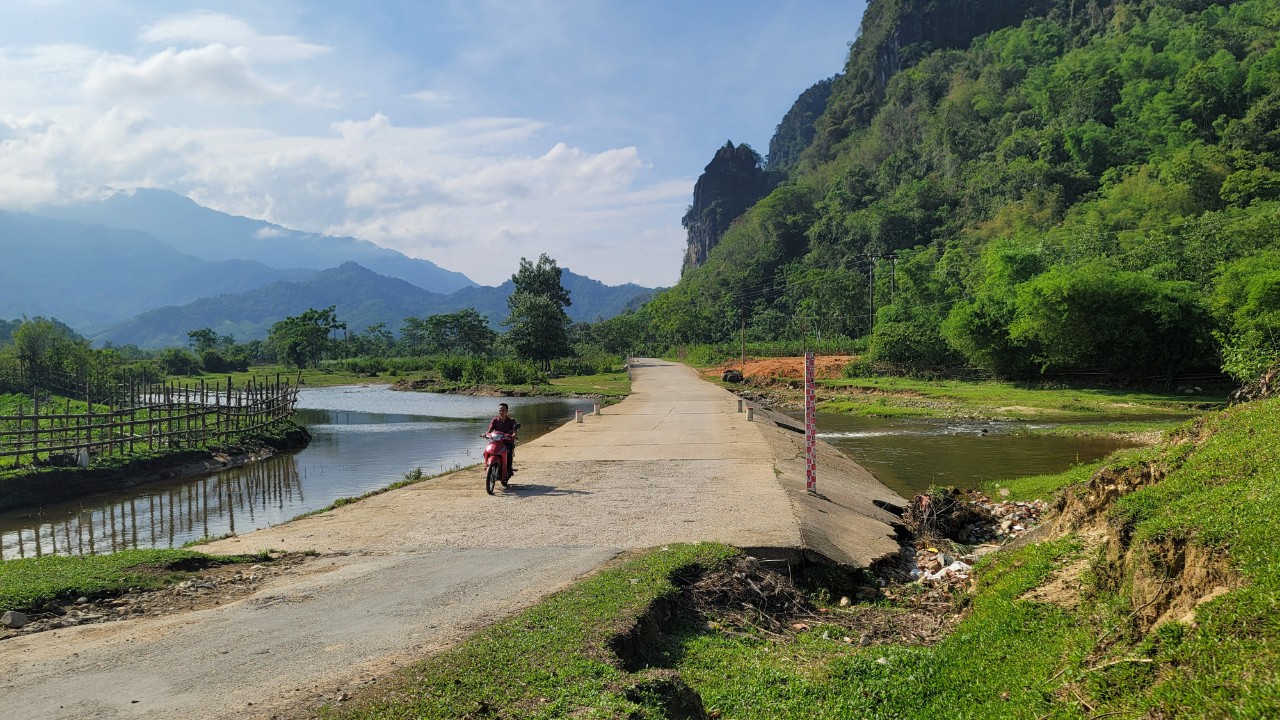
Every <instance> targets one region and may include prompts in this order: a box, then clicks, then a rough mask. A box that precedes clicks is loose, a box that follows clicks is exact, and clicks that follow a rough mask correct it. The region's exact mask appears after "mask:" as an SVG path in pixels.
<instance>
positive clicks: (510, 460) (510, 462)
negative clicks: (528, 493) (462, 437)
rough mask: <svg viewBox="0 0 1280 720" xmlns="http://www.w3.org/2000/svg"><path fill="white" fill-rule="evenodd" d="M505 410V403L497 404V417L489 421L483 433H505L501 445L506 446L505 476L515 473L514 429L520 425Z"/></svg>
mask: <svg viewBox="0 0 1280 720" xmlns="http://www.w3.org/2000/svg"><path fill="white" fill-rule="evenodd" d="M507 410H508V408H507V404H506V403H499V404H498V417H496V418H494V419H492V420H490V421H489V429H488V430H485V433H486V434H487V433H491V432H493V431H494V430H497V431H498V432H501V433H506V435H507V437H506V439H505V440H503V444H505V445H506V446H507V474H508V475H510V474H511V473H514V472H515V471H516V469H515V467H514V466H515V460H516V438H515V433H516V428H518V427H520V423H518V422H516V419H515V418H513V417H511V416H510V415H508V414H507Z"/></svg>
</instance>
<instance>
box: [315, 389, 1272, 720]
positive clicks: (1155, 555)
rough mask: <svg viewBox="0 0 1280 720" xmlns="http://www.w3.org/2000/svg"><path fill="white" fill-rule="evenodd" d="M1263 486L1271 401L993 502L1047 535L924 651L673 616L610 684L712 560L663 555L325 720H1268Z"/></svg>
mask: <svg viewBox="0 0 1280 720" xmlns="http://www.w3.org/2000/svg"><path fill="white" fill-rule="evenodd" d="M1278 483H1280V399H1275V400H1270V401H1261V402H1256V403H1251V404H1248V405H1243V406H1238V407H1234V408H1231V409H1229V410H1226V411H1223V412H1220V413H1213V414H1211V415H1209V416H1207V417H1206V418H1204V419H1203V420H1202V421H1200V422H1199V423H1198V425H1197V426H1196V427H1194V428H1188V429H1187V430H1185V431H1182V432H1180V433H1178V434H1177V436H1176V437H1175V438H1174V439H1173V440H1171V441H1169V442H1168V443H1166V444H1164V445H1161V446H1157V447H1152V448H1143V449H1137V450H1129V451H1124V452H1122V453H1118V454H1117V455H1115V456H1112V457H1111V458H1109V459H1107V460H1106V461H1104V462H1103V463H1099V464H1097V465H1096V466H1091V467H1079V468H1075V469H1073V470H1072V471H1070V472H1069V473H1065V474H1063V475H1058V476H1045V477H1040V478H1028V479H1025V480H1019V481H1014V482H1002V483H1001V487H1003V488H1005V489H1008V490H1010V491H1011V497H1013V498H1020V497H1021V498H1029V497H1049V496H1053V497H1055V498H1056V502H1057V503H1058V505H1059V506H1060V508H1061V509H1062V511H1063V513H1064V515H1063V516H1062V517H1063V518H1064V519H1063V520H1061V521H1060V522H1062V523H1063V525H1061V529H1060V531H1058V532H1055V533H1052V534H1050V533H1045V534H1043V535H1042V536H1041V541H1040V542H1034V543H1028V544H1025V545H1022V546H1020V547H1016V548H1015V547H1009V548H1006V549H1004V550H1002V551H1001V552H998V553H995V554H993V555H989V556H987V557H985V558H983V559H982V560H981V561H980V562H979V564H978V565H977V568H976V572H975V578H976V579H975V585H974V587H973V590H972V591H971V593H970V594H969V595H968V596H967V597H966V598H965V600H964V601H963V602H962V603H961V606H962V607H964V608H965V609H964V611H963V619H962V620H961V621H960V622H959V624H958V626H957V627H956V630H955V631H954V632H953V633H952V634H951V635H949V636H947V637H946V638H945V639H943V640H942V641H941V642H939V643H937V644H935V645H911V644H906V645H903V644H897V645H876V644H871V645H869V646H865V647H864V646H861V645H860V644H859V643H858V642H857V641H853V642H849V641H848V640H847V638H846V637H844V635H843V633H844V631H843V630H842V627H843V626H842V625H841V623H840V618H841V616H842V614H844V613H855V612H859V611H861V610H863V609H865V608H866V607H867V606H861V607H860V606H859V605H857V604H855V606H854V607H851V608H840V607H838V606H836V607H827V608H824V609H825V615H824V616H823V617H821V618H818V619H815V620H809V621H807V622H806V623H804V624H803V625H793V626H789V627H791V629H792V631H791V632H777V631H776V630H766V629H763V628H755V629H752V628H750V627H748V628H745V629H743V628H738V629H735V630H733V631H726V630H725V629H723V628H722V627H720V626H718V625H716V624H714V623H708V622H706V619H705V618H700V617H692V616H684V617H683V618H681V617H677V618H674V619H669V620H668V621H667V622H666V623H665V625H664V626H663V628H662V629H663V631H664V632H662V633H658V632H656V631H654V632H650V633H649V641H650V643H651V648H650V652H649V653H648V654H647V655H646V656H645V659H647V660H648V662H650V663H651V664H652V665H653V666H654V667H652V668H650V669H648V670H638V671H628V670H626V669H624V666H625V664H624V663H623V661H622V660H621V659H620V658H619V657H618V656H617V655H616V654H614V653H613V652H611V651H610V650H609V647H616V646H617V644H616V643H614V644H613V645H612V646H611V645H610V643H609V638H610V637H612V636H614V635H616V634H617V633H619V632H623V631H625V629H626V628H628V627H631V625H632V624H634V620H635V618H637V617H639V616H640V615H641V613H642V612H643V608H644V606H645V605H646V604H648V603H651V602H652V601H653V600H654V599H655V598H660V597H669V596H670V595H671V594H672V593H674V592H675V591H676V583H674V582H673V578H676V577H679V576H681V575H682V574H684V575H687V574H688V573H689V570H688V568H689V566H691V565H694V566H697V565H701V566H703V567H706V566H709V565H712V564H714V563H716V562H719V561H721V560H723V558H724V557H725V554H726V553H727V550H725V549H723V548H714V547H711V546H700V547H679V548H677V547H672V548H670V549H669V550H666V551H657V552H652V553H650V554H647V555H645V556H642V557H640V558H637V559H635V560H633V561H631V562H630V563H628V564H627V565H624V566H622V567H619V568H615V569H614V570H611V571H609V572H607V573H604V574H602V575H600V576H598V577H596V578H593V579H590V580H588V581H586V582H584V583H582V584H580V585H578V586H576V587H575V588H573V589H571V590H569V591H566V592H564V593H561V594H559V595H557V596H555V597H553V598H552V599H550V600H549V601H547V602H544V603H542V604H540V605H538V606H537V607H535V608H533V609H532V610H530V611H528V612H526V613H524V614H522V615H520V616H519V617H517V618H515V619H513V620H511V621H508V622H505V623H502V624H500V625H498V626H496V627H494V628H491V629H490V630H488V631H485V632H483V633H481V634H480V635H479V636H477V637H475V638H473V639H472V640H470V641H468V642H466V643H464V644H463V645H461V646H459V647H457V648H455V649H454V650H452V651H450V652H448V653H446V654H444V655H441V656H438V657H436V658H432V659H430V660H427V661H425V662H424V663H423V664H422V665H420V666H418V667H417V668H415V669H414V670H413V671H412V672H411V673H409V674H407V675H405V676H404V677H402V678H401V684H400V686H399V687H398V689H397V690H395V691H394V692H392V693H390V694H389V695H386V696H380V697H377V698H373V699H372V701H371V703H372V704H365V705H361V706H360V707H358V708H355V709H352V710H348V711H343V712H341V713H334V716H335V717H342V718H348V717H354V718H383V717H465V716H469V715H470V716H480V715H489V716H493V717H622V716H626V717H636V718H644V717H654V718H656V717H666V716H669V715H670V712H669V710H670V707H669V703H670V699H671V698H672V697H674V696H679V695H680V693H681V692H682V688H685V687H688V688H692V690H694V691H696V692H697V694H698V695H699V696H700V698H701V702H702V704H703V705H704V706H705V708H706V709H707V710H708V712H709V713H710V716H712V717H721V718H849V717H860V718H886V719H888V718H901V719H906V718H918V717H929V718H1037V719H1040V718H1102V717H1115V718H1133V719H1135V720H1136V719H1137V718H1203V717H1223V718H1226V717H1232V718H1267V717H1276V716H1277V715H1280V613H1277V607H1276V599H1277V598H1280V564H1277V563H1276V562H1275V561H1274V556H1275V548H1276V547H1280V524H1278V523H1276V522H1275V518H1276V517H1280V493H1278V492H1277V487H1280V486H1278ZM992 489H993V490H995V489H998V488H996V487H993V488H992ZM1117 495H1118V499H1117ZM1067 519H1069V520H1070V522H1068V521H1067ZM1051 522H1052V521H1051ZM1049 527H1050V526H1046V529H1048V528H1049ZM677 570H679V572H677ZM910 587H911V586H908V587H907V588H905V589H904V590H903V591H902V592H910ZM816 599H817V600H819V601H821V600H823V599H826V596H825V595H824V594H822V593H819V594H818V596H817V597H816ZM879 604H880V605H881V606H883V608H884V610H885V611H886V612H890V613H892V612H893V611H894V608H893V605H892V604H891V603H886V601H880V603H879Z"/></svg>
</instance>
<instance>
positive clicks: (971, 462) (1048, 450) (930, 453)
mask: <svg viewBox="0 0 1280 720" xmlns="http://www.w3.org/2000/svg"><path fill="white" fill-rule="evenodd" d="M801 419H803V417H802V418H801ZM1129 419H1132V418H1129ZM817 421H818V437H819V438H820V439H822V440H825V441H826V442H828V443H830V444H832V445H834V446H836V447H837V448H839V449H840V451H841V452H843V453H844V454H845V455H848V456H849V457H851V458H853V459H854V460H856V461H857V462H858V463H859V464H860V465H862V466H863V467H865V468H866V469H868V470H870V471H871V472H872V473H873V474H874V475H875V476H876V477H877V478H879V479H880V482H882V483H884V484H885V485H886V486H888V487H889V489H891V490H893V491H894V492H896V493H898V494H899V495H901V496H903V497H905V498H907V499H910V498H911V497H912V496H913V495H915V494H916V493H921V492H924V491H926V490H927V489H928V488H929V486H930V485H951V486H954V487H963V488H972V487H976V486H977V485H978V484H979V483H982V482H984V481H987V480H1003V479H1008V478H1016V477H1024V476H1027V475H1045V474H1049V473H1059V472H1063V471H1065V470H1067V469H1069V468H1070V467H1071V466H1072V465H1074V464H1076V463H1089V462H1093V461H1095V460H1098V459H1100V458H1103V457H1106V456H1107V455H1109V454H1111V453H1112V452H1114V451H1116V450H1119V449H1121V448H1125V447H1132V446H1133V445H1134V443H1131V442H1128V441H1125V440H1120V439H1116V438H1105V437H1059V436H1053V435H1043V434H1040V435H1036V434H1025V433H1019V432H1017V431H1019V430H1026V429H1033V428H1037V427H1041V428H1047V427H1052V426H1051V425H1045V424H1038V425H1037V424H1032V423H1013V422H977V421H972V422H971V421H954V420H952V421H947V420H922V419H886V418H865V417H853V416H849V415H837V414H827V413H818V417H817ZM1101 421H1102V420H1100V422H1101ZM818 482H819V485H821V483H822V468H818Z"/></svg>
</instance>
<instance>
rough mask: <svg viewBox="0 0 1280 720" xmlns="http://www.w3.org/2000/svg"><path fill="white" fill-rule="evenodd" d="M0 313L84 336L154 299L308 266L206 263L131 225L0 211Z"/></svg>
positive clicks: (234, 288)
mask: <svg viewBox="0 0 1280 720" xmlns="http://www.w3.org/2000/svg"><path fill="white" fill-rule="evenodd" d="M0 242H2V243H3V252H4V258H3V260H4V261H3V262H2V263H0V317H5V318H12V317H20V316H23V315H26V316H28V317H35V316H37V315H43V316H46V317H57V318H59V319H60V320H62V321H63V322H65V323H67V324H69V325H71V326H72V327H75V328H76V329H77V330H79V331H81V332H83V333H85V334H92V333H94V332H96V331H100V330H101V329H102V328H104V327H106V326H107V325H109V324H111V323H115V322H119V321H121V320H123V319H125V318H128V317H130V316H132V315H135V314H137V313H139V312H142V311H144V310H147V309H149V308H153V307H155V306H156V305H160V304H181V303H187V302H190V301H192V300H194V299H196V298H199V297H201V296H204V295H216V294H222V293H236V292H242V291H245V290H248V289H251V288H254V287H258V286H260V285H264V284H267V283H270V282H275V281H280V280H293V279H298V278H301V277H303V276H305V275H307V274H310V273H309V272H308V271H298V270H276V269H273V268H269V267H267V266H266V265H263V264H261V263H257V262H252V261H245V260H226V261H221V262H208V261H204V260H200V259H198V258H195V257H192V256H190V255H187V254H185V253H182V252H179V251H177V250H175V249H174V248H172V247H170V246H169V245H166V244H165V243H163V242H161V241H159V240H157V239H155V238H154V237H151V236H149V235H146V234H145V233H142V232H138V231H136V230H114V229H110V228H103V227H93V226H88V225H83V224H80V223H74V222H67V221H62V220H51V219H48V218H42V217H37V216H35V215H28V214H23V213H8V212H3V211H0Z"/></svg>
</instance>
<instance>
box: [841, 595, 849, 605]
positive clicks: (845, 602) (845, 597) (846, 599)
mask: <svg viewBox="0 0 1280 720" xmlns="http://www.w3.org/2000/svg"><path fill="white" fill-rule="evenodd" d="M840 607H849V596H848V595H841V596H840Z"/></svg>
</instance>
